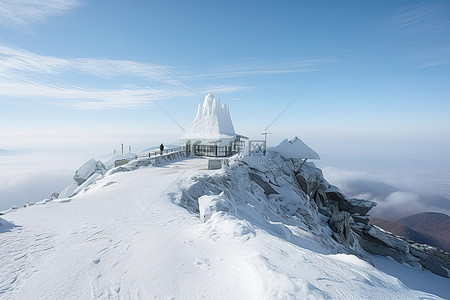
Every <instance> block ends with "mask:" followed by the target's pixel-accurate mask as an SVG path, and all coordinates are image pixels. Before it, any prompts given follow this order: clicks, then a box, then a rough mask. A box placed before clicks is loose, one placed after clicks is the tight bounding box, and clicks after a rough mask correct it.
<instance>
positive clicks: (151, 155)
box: [138, 146, 186, 159]
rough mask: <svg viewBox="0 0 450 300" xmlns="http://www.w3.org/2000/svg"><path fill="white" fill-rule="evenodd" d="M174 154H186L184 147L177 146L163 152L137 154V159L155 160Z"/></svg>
mask: <svg viewBox="0 0 450 300" xmlns="http://www.w3.org/2000/svg"><path fill="white" fill-rule="evenodd" d="M175 152H186V146H179V147H175V148H170V149H164V150H163V151H160V150H159V149H158V150H153V151H148V152H142V153H139V154H138V159H139V158H141V159H143V158H156V157H163V156H167V155H169V154H172V153H175Z"/></svg>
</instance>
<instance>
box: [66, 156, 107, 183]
mask: <svg viewBox="0 0 450 300" xmlns="http://www.w3.org/2000/svg"><path fill="white" fill-rule="evenodd" d="M94 173H99V174H101V175H104V174H105V173H106V167H105V165H104V164H103V163H102V162H101V161H99V160H94V159H91V160H88V161H87V162H85V163H84V164H83V165H82V166H81V167H80V168H78V170H76V171H75V175H74V176H73V180H75V182H76V183H77V185H78V186H80V185H82V184H83V183H84V182H85V181H86V180H88V179H89V177H91V176H92V175H93V174H94Z"/></svg>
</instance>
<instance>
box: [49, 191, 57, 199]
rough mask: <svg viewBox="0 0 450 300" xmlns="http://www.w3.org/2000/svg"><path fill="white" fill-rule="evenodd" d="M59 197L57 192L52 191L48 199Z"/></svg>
mask: <svg viewBox="0 0 450 300" xmlns="http://www.w3.org/2000/svg"><path fill="white" fill-rule="evenodd" d="M58 198H59V193H56V192H55V193H53V194H52V195H51V196H50V199H51V200H55V199H58Z"/></svg>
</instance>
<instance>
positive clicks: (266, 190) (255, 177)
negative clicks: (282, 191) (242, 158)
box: [248, 172, 278, 195]
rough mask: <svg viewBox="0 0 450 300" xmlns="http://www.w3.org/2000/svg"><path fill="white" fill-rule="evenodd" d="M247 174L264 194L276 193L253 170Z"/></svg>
mask: <svg viewBox="0 0 450 300" xmlns="http://www.w3.org/2000/svg"><path fill="white" fill-rule="evenodd" d="M248 175H249V176H250V178H251V179H252V180H253V181H254V182H256V183H257V184H258V185H259V186H260V187H261V188H262V189H263V190H264V194H266V195H270V194H278V193H277V192H276V191H275V190H274V189H273V188H272V187H271V186H270V184H269V183H268V182H266V181H265V180H264V179H263V178H262V177H261V176H259V175H258V174H256V173H253V172H249V173H248Z"/></svg>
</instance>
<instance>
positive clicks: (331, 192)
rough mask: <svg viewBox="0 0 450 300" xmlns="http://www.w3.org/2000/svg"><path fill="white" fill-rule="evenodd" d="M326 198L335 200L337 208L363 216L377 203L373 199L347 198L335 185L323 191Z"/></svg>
mask: <svg viewBox="0 0 450 300" xmlns="http://www.w3.org/2000/svg"><path fill="white" fill-rule="evenodd" d="M325 195H326V196H327V198H328V199H330V200H333V201H337V203H338V206H339V209H340V210H343V211H347V212H349V213H350V214H359V215H361V216H365V215H366V214H367V213H368V212H369V210H371V209H372V208H373V207H374V206H376V205H377V204H376V203H375V202H373V201H367V200H362V199H357V198H347V196H345V195H344V194H342V193H341V192H340V191H339V190H338V189H337V188H336V187H331V188H329V189H327V190H326V191H325Z"/></svg>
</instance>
